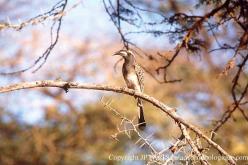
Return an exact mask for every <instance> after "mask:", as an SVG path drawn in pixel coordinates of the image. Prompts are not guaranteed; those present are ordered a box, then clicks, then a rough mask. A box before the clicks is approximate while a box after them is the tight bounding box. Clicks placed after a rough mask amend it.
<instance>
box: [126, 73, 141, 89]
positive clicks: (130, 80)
mask: <svg viewBox="0 0 248 165" xmlns="http://www.w3.org/2000/svg"><path fill="white" fill-rule="evenodd" d="M125 81H126V84H127V87H128V88H131V89H134V90H140V88H139V80H138V78H137V75H136V74H135V73H129V74H127V76H126V78H125Z"/></svg>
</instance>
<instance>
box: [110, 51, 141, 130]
mask: <svg viewBox="0 0 248 165" xmlns="http://www.w3.org/2000/svg"><path fill="white" fill-rule="evenodd" d="M115 55H120V56H122V57H123V58H124V60H125V61H124V63H123V66H122V74H123V78H124V80H125V82H126V85H127V87H128V88H130V89H134V90H136V91H139V92H143V91H144V71H143V69H142V67H141V66H139V64H137V63H136V61H135V57H134V54H133V52H132V51H130V50H121V51H119V52H117V53H115ZM136 99H137V106H138V108H139V115H138V122H139V128H140V129H143V128H145V126H146V122H145V118H144V109H143V103H142V100H141V99H140V98H136Z"/></svg>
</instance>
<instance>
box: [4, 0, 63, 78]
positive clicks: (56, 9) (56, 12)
mask: <svg viewBox="0 0 248 165" xmlns="http://www.w3.org/2000/svg"><path fill="white" fill-rule="evenodd" d="M67 1H68V0H60V1H59V2H58V3H56V4H55V5H54V6H53V7H52V9H51V10H49V11H48V12H45V13H42V14H39V15H38V16H36V17H33V18H31V19H29V20H27V21H25V22H22V23H21V24H19V25H13V24H11V23H3V24H0V30H1V29H4V28H12V29H14V30H18V31H19V30H21V29H23V28H24V27H26V26H28V25H36V24H39V23H42V22H44V21H46V20H48V19H49V18H52V19H53V21H54V22H53V23H52V26H51V28H50V35H51V43H50V45H49V47H48V48H47V49H46V50H45V51H44V53H43V54H42V55H41V56H40V57H38V58H37V59H36V60H35V61H34V63H33V64H32V65H30V66H29V67H27V68H24V69H21V70H17V71H13V72H0V75H14V74H19V73H23V72H26V71H28V70H30V69H34V70H33V71H32V72H33V73H34V72H36V71H38V70H39V69H40V68H41V67H42V66H43V65H44V64H45V63H46V61H47V58H48V57H49V55H50V53H51V51H52V50H53V48H54V47H55V45H56V44H57V42H58V40H59V33H60V29H61V24H62V19H63V17H64V15H65V12H64V11H65V8H66V5H67ZM54 29H56V30H55V31H54ZM54 33H55V39H54V37H53V34H54Z"/></svg>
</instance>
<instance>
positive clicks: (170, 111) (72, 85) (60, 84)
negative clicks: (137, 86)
mask: <svg viewBox="0 0 248 165" xmlns="http://www.w3.org/2000/svg"><path fill="white" fill-rule="evenodd" d="M38 87H57V88H62V89H64V90H65V91H66V92H67V91H68V89H91V90H102V91H112V92H116V93H123V94H126V95H130V96H136V97H139V98H141V99H143V100H145V101H147V102H149V103H151V104H153V105H154V106H155V107H158V108H159V109H160V110H162V111H163V112H165V113H166V114H167V115H168V116H170V117H171V118H172V119H173V120H174V121H175V122H176V123H179V124H183V125H184V126H185V127H186V128H188V129H190V130H191V131H193V132H195V133H196V134H197V135H199V137H201V138H203V139H205V140H206V141H207V142H208V143H209V144H210V145H211V146H212V147H214V148H215V149H216V150H218V151H219V153H221V154H222V155H224V156H226V157H227V161H228V162H229V163H230V164H232V165H234V164H236V163H235V160H234V159H233V157H232V156H231V155H229V154H228V153H227V152H226V151H225V150H224V149H223V148H221V147H220V146H219V145H218V144H217V143H215V142H214V141H212V140H211V139H210V138H209V137H208V136H207V135H205V134H204V133H202V131H201V130H200V129H199V128H197V127H195V126H193V125H192V124H190V123H188V122H187V121H185V120H184V119H182V118H181V117H179V116H178V115H177V114H176V113H175V108H171V107H169V106H167V105H165V104H164V103H162V102H160V101H158V100H156V99H155V98H153V97H151V96H149V95H147V94H144V93H140V92H137V91H135V90H132V89H127V88H123V87H113V86H108V85H97V84H86V83H77V82H66V81H56V80H43V81H34V82H21V83H17V84H13V85H8V86H2V87H0V93H6V92H11V91H15V90H21V89H31V88H38Z"/></svg>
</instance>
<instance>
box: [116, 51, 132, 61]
mask: <svg viewBox="0 0 248 165" xmlns="http://www.w3.org/2000/svg"><path fill="white" fill-rule="evenodd" d="M116 55H118V56H122V57H123V58H124V59H125V60H130V59H134V54H133V52H132V51H131V50H120V51H118V52H116V53H115V54H114V55H113V56H116Z"/></svg>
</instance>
